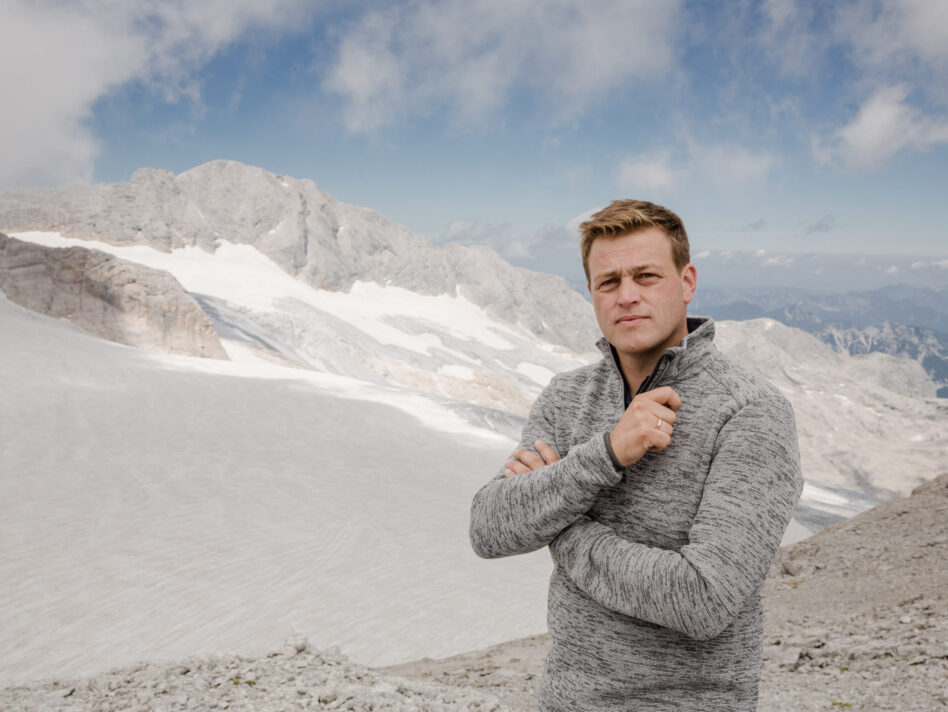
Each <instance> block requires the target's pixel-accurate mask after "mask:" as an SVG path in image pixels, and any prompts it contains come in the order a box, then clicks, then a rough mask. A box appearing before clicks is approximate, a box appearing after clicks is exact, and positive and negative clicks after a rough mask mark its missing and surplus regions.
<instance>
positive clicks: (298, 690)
mask: <svg viewBox="0 0 948 712" xmlns="http://www.w3.org/2000/svg"><path fill="white" fill-rule="evenodd" d="M763 595H764V606H765V610H766V613H767V625H766V629H765V637H764V643H765V645H764V668H763V673H762V676H761V695H760V704H759V707H758V709H759V712H790V711H793V712H806V711H809V710H834V709H852V710H880V711H881V710H900V711H904V712H933V711H937V710H948V692H946V690H948V600H946V596H948V474H945V475H942V476H940V477H938V478H936V479H935V480H932V481H931V482H928V483H926V484H924V485H922V486H921V487H919V488H917V489H916V490H915V492H913V494H912V496H911V497H908V498H905V499H901V500H896V501H893V502H887V503H884V504H881V505H879V506H878V507H876V508H874V509H872V510H870V511H868V512H865V513H863V514H860V515H858V516H856V517H854V518H853V519H850V520H847V521H845V522H840V523H838V524H834V525H832V526H830V527H827V528H826V529H824V530H822V531H821V532H819V533H818V534H816V535H814V536H813V537H811V538H809V539H806V540H804V541H801V542H799V543H797V544H794V545H793V546H790V547H787V548H784V549H781V550H780V551H779V552H778V554H777V557H776V559H775V561H774V564H773V567H772V568H771V571H770V575H769V576H768V579H767V582H766V584H765V586H764V592H763ZM548 646H549V638H548V636H546V635H539V636H534V637H532V638H525V639H522V640H515V641H512V642H509V643H504V644H502V645H497V646H493V647H490V648H487V649H485V650H481V651H476V652H472V653H466V654H464V655H457V656H454V657H451V658H446V659H443V660H429V659H425V660H419V661H416V662H412V663H407V664H404V665H397V666H392V667H388V668H383V669H371V668H366V667H364V666H362V665H357V664H354V663H351V662H349V661H348V660H347V659H346V658H345V657H344V656H342V655H341V654H340V653H339V652H338V651H332V650H330V651H317V650H313V649H311V648H310V647H309V646H308V645H307V644H306V642H305V641H297V642H293V643H289V644H287V646H285V647H284V648H283V649H282V650H278V651H274V652H273V653H271V654H270V655H268V656H266V657H262V658H257V659H248V658H242V657H238V656H228V657H214V658H210V657H209V658H194V659H190V660H185V661H182V662H177V663H173V664H142V665H138V666H135V667H132V668H128V669H124V670H116V671H112V672H109V673H105V674H102V675H97V676H94V677H90V678H85V679H82V680H55V681H44V682H37V683H33V684H30V685H26V686H19V687H10V688H7V689H5V690H0V710H2V712H20V711H23V712H33V711H36V712H39V711H42V712H47V711H49V712H56V711H59V710H74V711H89V712H93V711H94V712H100V711H101V712H107V711H111V710H136V711H137V710H142V711H145V710H148V711H151V710H154V711H156V712H157V711H167V712H171V711H173V710H259V711H261V712H267V711H270V710H273V711H274V712H275V711H277V710H307V709H308V710H333V709H338V710H359V711H361V710H395V711H404V712H408V711H409V710H411V711H417V712H421V711H425V712H427V711H429V710H430V711H436V710H437V711H439V712H454V711H456V710H458V711H459V710H481V711H485V712H505V711H507V710H510V711H511V712H518V711H523V712H526V711H527V710H532V708H533V699H534V697H535V695H536V688H537V685H538V683H539V678H540V674H541V671H542V667H543V658H544V656H545V655H546V650H547V648H548Z"/></svg>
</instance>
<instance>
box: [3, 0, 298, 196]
mask: <svg viewBox="0 0 948 712" xmlns="http://www.w3.org/2000/svg"><path fill="white" fill-rule="evenodd" d="M307 5H308V3H306V2H305V0H205V1H202V2H187V0H173V1H169V2H151V1H149V0H75V1H74V2H68V3H64V2H53V1H52V0H46V1H40V2H36V1H31V0H9V1H8V2H4V3H3V4H2V6H0V26H2V27H3V28H4V33H3V35H4V38H3V42H2V43H0V91H2V95H3V97H4V104H5V106H4V111H2V112H0V136H3V137H4V141H3V145H4V157H3V161H2V162H0V189H3V188H7V187H11V186H16V185H46V184H58V183H66V182H72V181H87V180H90V179H91V177H92V171H93V162H94V160H95V157H96V155H97V154H98V152H99V149H100V144H99V141H98V139H97V138H96V137H95V136H94V135H93V133H92V131H91V129H90V127H89V121H90V118H91V116H92V112H93V108H94V106H95V103H96V101H98V100H99V99H101V98H102V97H104V96H106V95H107V94H108V93H109V92H111V91H114V90H116V89H117V88H118V87H120V86H122V85H124V84H127V83H129V82H133V81H138V82H141V83H142V84H143V85H145V86H147V87H148V88H149V89H150V90H152V91H155V92H158V93H159V94H160V95H162V96H163V98H164V99H166V100H171V101H173V100H176V99H180V98H190V99H191V100H198V99H199V96H200V89H199V87H198V85H197V84H196V83H195V81H194V72H195V70H196V69H198V68H200V66H201V65H203V64H204V63H205V62H206V61H207V60H208V59H209V58H210V57H211V56H213V55H214V53H216V52H217V51H218V50H219V49H220V48H221V47H223V46H224V45H226V44H228V43H230V42H233V41H235V40H236V39H238V38H240V37H241V36H242V35H244V33H246V32H247V31H248V30H250V29H251V28H253V29H258V30H259V29H281V28H284V29H285V28H290V27H293V26H295V25H297V24H298V23H299V22H300V21H301V20H302V19H304V18H305V17H307V16H308V14H310V10H309V9H308V7H307Z"/></svg>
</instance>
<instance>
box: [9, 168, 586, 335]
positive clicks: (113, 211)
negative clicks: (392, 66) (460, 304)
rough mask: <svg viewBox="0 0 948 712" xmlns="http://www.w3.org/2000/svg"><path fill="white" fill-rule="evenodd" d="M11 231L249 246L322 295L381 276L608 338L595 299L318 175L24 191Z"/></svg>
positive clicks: (154, 174)
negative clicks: (340, 190)
mask: <svg viewBox="0 0 948 712" xmlns="http://www.w3.org/2000/svg"><path fill="white" fill-rule="evenodd" d="M0 229H4V230H5V231H6V232H7V233H11V232H20V231H26V230H49V231H57V232H60V233H62V234H63V235H66V236H71V237H78V238H84V239H94V240H99V241H102V242H106V243H111V244H115V245H147V246H149V247H152V248H155V249H157V250H162V251H164V252H169V251H171V250H174V249H178V248H182V247H188V246H197V247H199V248H201V249H202V250H205V251H207V252H214V251H215V250H216V249H217V248H218V247H219V246H220V244H221V242H222V241H228V242H231V243H236V244H250V245H253V246H254V247H255V248H256V249H257V250H258V251H259V252H261V253H262V254H264V255H266V256H267V257H269V258H270V259H271V260H273V261H274V262H275V263H276V264H278V265H279V266H280V267H282V268H283V269H284V270H285V271H286V272H287V273H289V274H290V275H292V276H294V277H296V278H298V279H300V280H302V281H304V282H306V283H307V284H309V285H311V286H313V287H317V288H319V289H327V290H336V291H343V292H346V291H349V290H350V289H351V288H352V286H353V284H354V283H355V282H357V281H370V282H377V283H379V284H381V285H389V286H395V287H403V288H405V289H409V290H411V291H413V292H417V293H421V294H426V295H441V294H447V295H451V296H455V295H457V294H461V295H463V296H464V297H466V298H467V299H469V300H470V301H472V302H473V303H474V304H476V305H478V306H480V307H482V308H484V309H485V310H486V311H487V312H488V313H489V314H491V315H492V316H495V317H498V318H500V319H502V320H504V321H506V322H508V323H511V324H515V325H518V326H520V327H522V328H524V329H526V330H527V331H528V332H530V333H531V334H533V335H535V336H537V337H538V338H540V339H542V340H544V341H547V342H549V343H554V344H562V345H565V346H568V347H569V348H571V349H572V350H574V351H577V352H584V351H589V350H590V349H591V348H592V344H593V343H594V342H595V340H596V338H598V331H597V329H596V324H595V321H594V319H593V318H592V311H591V309H590V307H589V304H588V302H586V301H585V300H584V299H583V298H582V297H581V296H580V295H579V294H577V293H576V292H574V291H573V290H572V289H570V288H569V285H568V283H567V282H566V280H564V279H563V278H561V277H555V276H552V275H548V274H541V273H537V272H531V271H529V270H525V269H522V268H518V267H513V266H512V265H510V264H508V263H507V262H506V261H504V260H503V259H502V258H501V257H500V256H499V255H498V254H497V253H495V252H494V251H493V250H491V249H489V248H486V247H462V246H460V245H456V244H449V245H446V246H444V247H438V246H435V245H433V244H431V243H430V242H428V241H427V240H426V239H425V238H423V237H421V236H419V235H415V234H413V233H411V232H410V231H409V230H408V229H406V228H405V227H403V226H401V225H398V224H396V223H394V222H392V221H390V220H388V219H386V218H384V217H382V216H381V215H379V214H378V213H376V212H374V211H372V210H369V209H367V208H362V207H358V206H354V205H348V204H346V203H342V202H340V201H338V200H336V199H335V198H334V197H333V196H331V195H329V194H327V193H324V192H323V191H321V190H320V189H319V188H317V187H316V184H315V183H313V182H312V181H310V180H296V179H293V178H288V177H285V176H281V175H275V174H273V173H269V172H268V171H265V170H263V169H262V168H257V167H254V166H246V165H244V164H242V163H238V162H236V161H223V160H220V161H212V162H210V163H206V164H204V165H201V166H198V167H196V168H193V169H191V170H189V171H186V172H185V173H182V174H180V175H178V176H175V175H174V174H173V173H170V172H168V171H163V170H155V169H151V168H142V169H140V170H138V171H136V172H135V174H134V175H133V176H132V179H131V181H130V182H128V183H111V184H109V183H106V184H98V185H91V186H71V187H65V188H57V189H30V190H20V191H14V192H11V193H8V194H6V195H5V196H3V197H2V198H0ZM577 258H578V255H577Z"/></svg>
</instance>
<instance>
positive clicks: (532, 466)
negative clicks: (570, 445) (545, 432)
mask: <svg viewBox="0 0 948 712" xmlns="http://www.w3.org/2000/svg"><path fill="white" fill-rule="evenodd" d="M533 445H534V446H535V447H536V449H537V451H538V452H539V453H540V454H539V455H538V454H537V453H535V452H533V451H532V450H514V452H513V459H510V460H507V462H506V463H504V465H505V467H506V469H505V470H504V477H512V476H513V475H522V474H524V473H526V472H532V471H533V470H539V469H540V468H541V467H545V466H546V465H549V464H552V463H554V462H556V461H557V460H559V459H560V456H559V455H557V454H556V450H554V449H553V448H552V447H550V446H549V445H547V444H546V443H545V442H543V441H542V440H536V441H534V443H533Z"/></svg>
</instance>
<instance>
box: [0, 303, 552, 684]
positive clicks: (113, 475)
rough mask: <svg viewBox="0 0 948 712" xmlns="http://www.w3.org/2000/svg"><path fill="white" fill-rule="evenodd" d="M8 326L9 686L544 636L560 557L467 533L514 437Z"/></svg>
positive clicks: (283, 381) (4, 434) (4, 420)
mask: <svg viewBox="0 0 948 712" xmlns="http://www.w3.org/2000/svg"><path fill="white" fill-rule="evenodd" d="M0 333H2V334H3V339H2V340H0V363H3V369H0V392H2V393H3V400H2V406H0V438H2V448H0V541H2V542H3V551H4V555H3V557H2V559H0V599H2V600H3V602H4V605H3V607H2V610H0V638H2V640H3V645H2V646H0V684H2V685H8V684H13V683H16V682H21V681H26V680H31V679H36V678H43V677H50V676H53V675H56V676H79V675H87V674H92V673H94V672H98V671H102V670H106V669H109V668H111V667H114V666H119V665H127V664H130V663H132V662H134V661H138V660H171V659H177V658H181V657H186V656H190V655H195V654H205V653H215V652H228V653H246V654H259V653H261V652H264V651H266V650H267V649H272V648H273V647H274V646H279V645H280V644H281V643H282V641H283V640H285V639H286V638H288V637H291V636H298V635H303V636H307V637H308V638H309V640H310V642H311V643H312V644H313V645H315V646H317V647H324V648H325V647H330V646H336V645H338V646H340V647H341V648H342V650H343V651H344V652H345V653H346V654H348V655H349V656H351V657H352V659H354V660H358V661H359V662H364V663H368V664H386V663H393V662H398V661H405V660H410V659H415V658H420V657H424V656H441V655H449V654H452V653H457V652H461V651H464V650H469V649H474V648H477V647H482V646H483V645H485V644H489V643H492V642H500V641H502V640H507V639H510V638H512V637H516V636H520V635H528V634H532V633H536V632H539V631H542V630H544V628H545V593H546V580H547V578H548V576H549V573H550V568H551V564H550V560H549V556H548V555H547V554H546V553H545V552H538V553H536V554H534V555H531V556H526V557H517V558H516V559H510V560H506V561H492V562H485V561H482V560H479V559H478V558H477V557H476V556H475V555H474V554H473V553H472V552H471V550H470V546H469V544H468V539H467V522H468V511H469V506H470V500H471V497H472V496H473V494H474V492H475V490H476V489H477V488H478V487H479V486H480V485H481V484H483V482H485V481H486V480H487V479H488V478H490V477H491V476H493V475H494V474H495V473H496V472H497V471H498V468H499V467H500V466H501V464H502V463H503V461H504V459H506V456H507V455H508V454H509V452H510V449H511V447H512V444H513V443H512V441H509V440H507V439H506V438H504V437H502V436H499V435H497V434H496V433H494V432H491V431H488V430H484V429H480V428H476V427H474V426H472V425H469V424H467V423H466V422H465V421H463V420H461V419H460V418H458V417H457V415H455V413H454V412H452V411H450V410H448V409H445V408H444V407H443V406H442V405H441V404H439V403H437V402H435V401H434V400H431V399H429V398H426V397H424V396H422V395H419V394H411V393H404V392H399V391H398V390H397V389H394V388H390V387H386V386H384V385H371V384H366V383H361V382H358V381H354V380H353V379H346V378H344V377H341V376H335V375H326V374H318V373H315V372H312V371H309V372H307V371H304V370H302V369H291V368H279V367H275V366H266V365H264V364H260V363H259V362H256V361H253V362H251V363H240V362H226V361H212V360H209V359H196V358H188V357H178V356H167V355H161V354H152V353H148V352H144V351H140V350H136V349H132V348H128V347H125V346H121V345H117V344H113V343H109V342H106V341H102V340H100V339H97V338H94V337H92V336H89V335H87V334H85V333H83V332H81V331H79V330H78V329H76V328H75V327H73V326H72V325H71V324H69V323H68V322H65V321H58V320H53V319H50V318H49V317H46V316H42V315H39V314H35V313H33V312H30V311H27V310H25V309H22V308H20V307H18V306H16V305H13V304H11V303H10V302H9V301H7V300H6V299H4V298H2V297H0ZM501 601H502V602H503V605H498V602H501Z"/></svg>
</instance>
